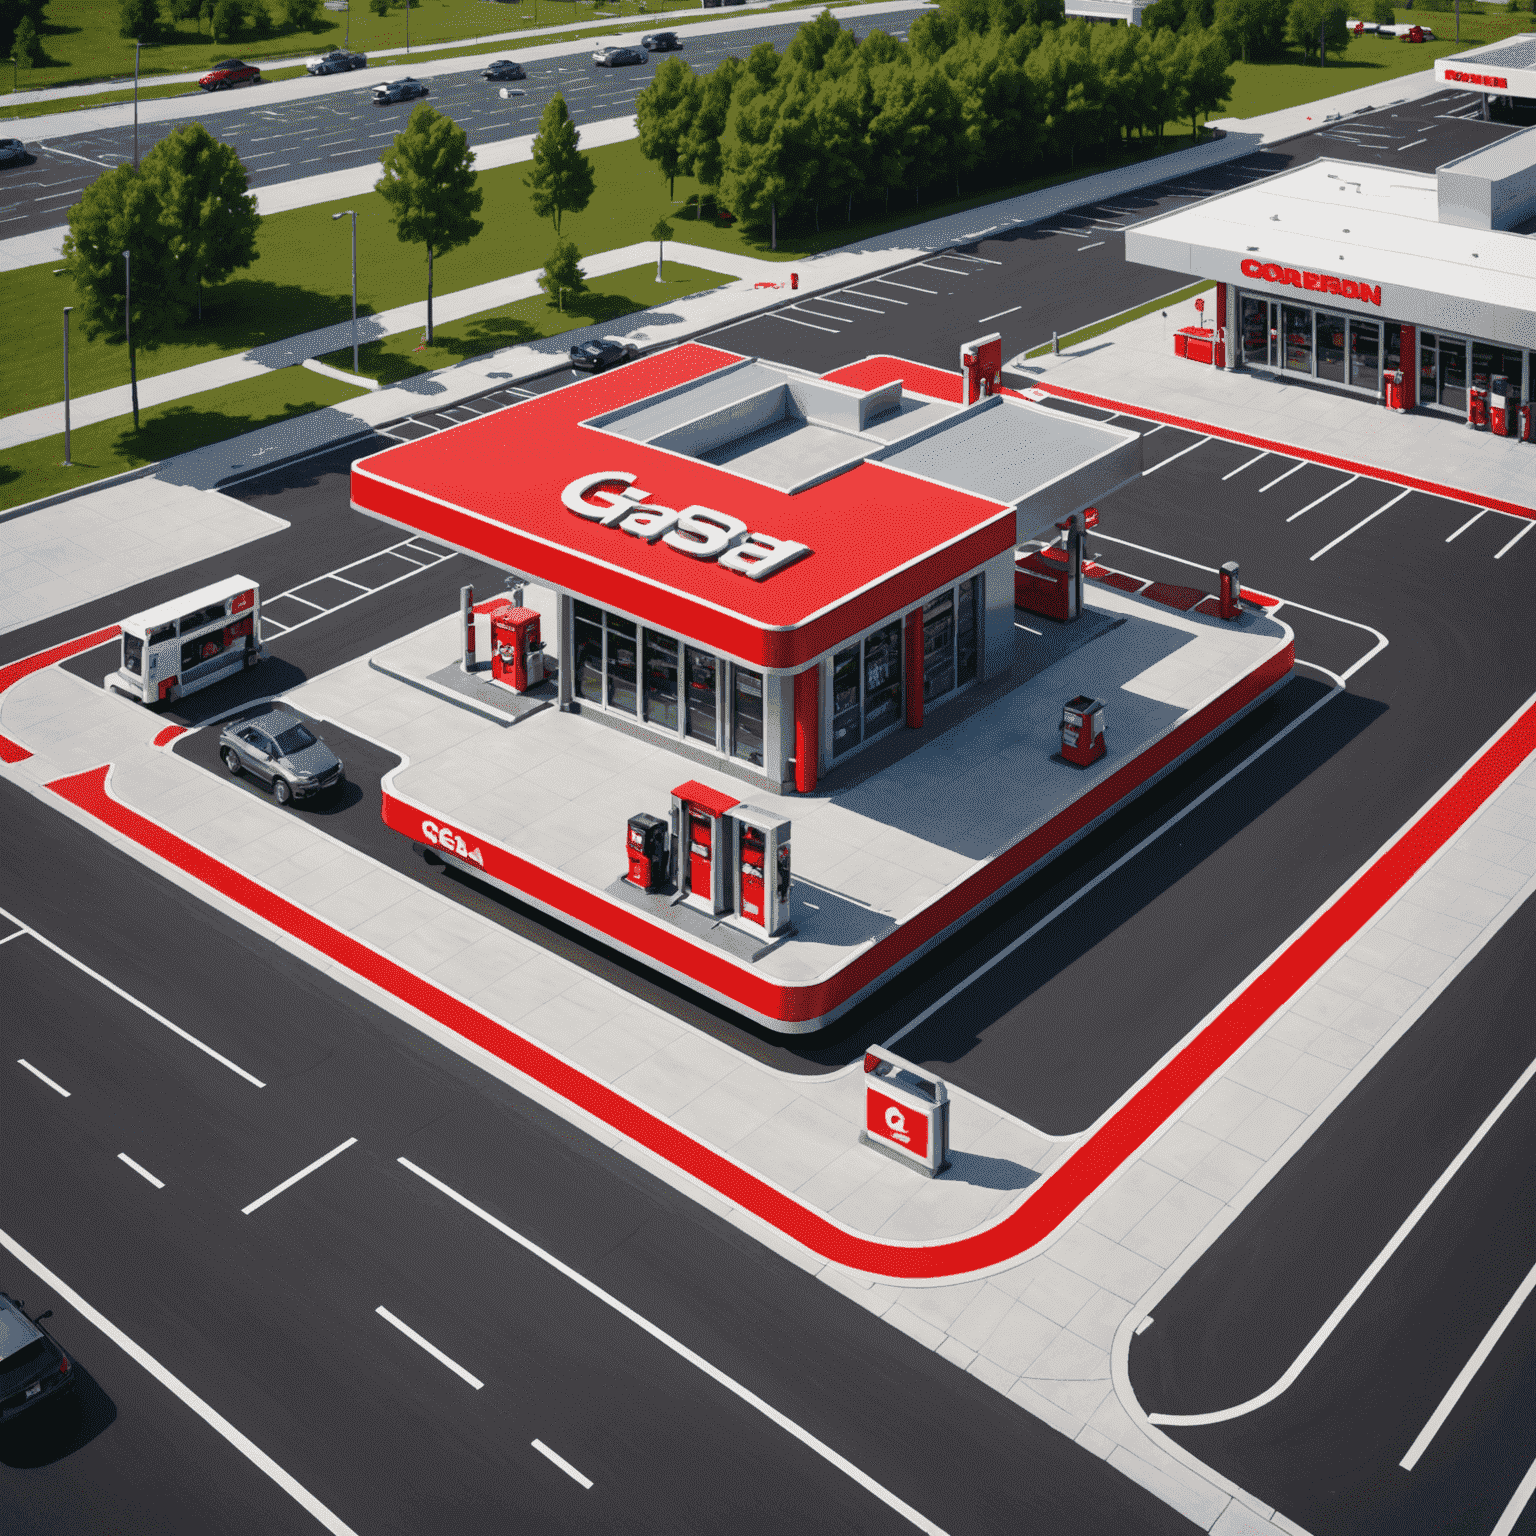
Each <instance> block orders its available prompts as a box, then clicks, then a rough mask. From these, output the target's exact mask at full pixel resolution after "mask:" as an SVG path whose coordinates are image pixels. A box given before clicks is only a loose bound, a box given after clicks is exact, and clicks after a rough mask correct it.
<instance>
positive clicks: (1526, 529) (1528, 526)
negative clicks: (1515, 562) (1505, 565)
mask: <svg viewBox="0 0 1536 1536" xmlns="http://www.w3.org/2000/svg"><path fill="white" fill-rule="evenodd" d="M1531 526H1532V525H1531V524H1530V523H1527V524H1526V525H1525V527H1524V528H1522V529H1521V530H1520V532H1519V533H1517V534H1516V535H1515V536H1514V538H1512V539H1511V540H1510V541H1509V543H1508V544H1506V545H1505V546H1504V548H1503V549H1501V550H1500V551H1499V552H1498V554H1496V555H1495V556H1494V557H1493V558H1494V559H1495V560H1502V559H1503V558H1504V556H1505V555H1507V554H1508V553H1509V552H1510V550H1512V549H1513V548H1514V547H1515V545H1516V544H1518V543H1519V542H1520V540H1521V539H1523V538H1524V537H1525V536H1526V534H1528V533H1529V532H1530V531H1531Z"/></svg>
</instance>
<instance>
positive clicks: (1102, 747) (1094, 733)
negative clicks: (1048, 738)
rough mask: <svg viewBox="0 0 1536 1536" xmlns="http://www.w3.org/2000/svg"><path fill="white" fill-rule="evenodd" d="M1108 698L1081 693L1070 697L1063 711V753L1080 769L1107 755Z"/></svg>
mask: <svg viewBox="0 0 1536 1536" xmlns="http://www.w3.org/2000/svg"><path fill="white" fill-rule="evenodd" d="M1107 750H1108V747H1107V746H1106V744H1105V740H1104V701H1103V700H1102V699H1090V698H1089V697H1088V695H1087V694H1085V693H1080V694H1078V696H1077V697H1076V698H1075V699H1068V700H1067V702H1066V704H1064V705H1063V706H1062V711H1061V755H1062V756H1063V757H1064V758H1065V759H1066V760H1067V761H1068V762H1069V763H1072V764H1075V765H1076V766H1077V767H1079V768H1086V767H1088V765H1089V764H1090V763H1096V762H1097V761H1098V760H1099V759H1100V758H1101V757H1103V756H1104V754H1105V752H1106V751H1107Z"/></svg>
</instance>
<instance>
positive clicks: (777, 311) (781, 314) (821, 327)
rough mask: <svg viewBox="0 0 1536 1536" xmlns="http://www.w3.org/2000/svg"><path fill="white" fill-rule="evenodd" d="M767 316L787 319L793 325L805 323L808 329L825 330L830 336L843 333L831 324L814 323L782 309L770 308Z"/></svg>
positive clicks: (774, 318)
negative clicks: (799, 318) (798, 318)
mask: <svg viewBox="0 0 1536 1536" xmlns="http://www.w3.org/2000/svg"><path fill="white" fill-rule="evenodd" d="M766 318H768V319H770V320H787V321H788V322H789V323H790V324H791V325H803V326H804V327H805V328H806V329H807V330H808V331H825V332H826V333H827V335H829V336H841V335H842V332H841V331H839V330H833V329H832V327H831V326H830V325H812V324H811V322H810V321H809V320H796V319H795V317H794V316H793V315H786V314H785V313H784V312H783V310H780V309H770V310H769V311H768V314H767V317H766ZM824 318H825V317H824Z"/></svg>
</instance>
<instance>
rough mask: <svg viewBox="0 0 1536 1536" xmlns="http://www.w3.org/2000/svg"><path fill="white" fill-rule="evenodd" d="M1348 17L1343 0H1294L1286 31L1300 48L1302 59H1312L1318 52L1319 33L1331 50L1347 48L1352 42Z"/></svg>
mask: <svg viewBox="0 0 1536 1536" xmlns="http://www.w3.org/2000/svg"><path fill="white" fill-rule="evenodd" d="M1348 21H1349V11H1348V10H1347V9H1346V7H1345V6H1344V4H1343V0H1291V9H1290V14H1289V16H1288V18H1287V23H1286V35H1287V37H1288V38H1289V40H1290V41H1291V42H1293V43H1295V44H1296V45H1297V46H1298V47H1299V48H1300V49H1301V56H1302V58H1303V60H1305V61H1307V62H1310V61H1311V60H1312V59H1313V58H1314V57H1316V56H1317V44H1318V37H1319V35H1321V37H1322V39H1323V42H1324V43H1325V44H1326V46H1327V49H1328V51H1329V52H1330V53H1343V52H1344V50H1345V49H1346V48H1347V47H1348V46H1349V38H1350V32H1349V26H1348ZM1317 61H1318V63H1319V64H1321V63H1322V62H1323V61H1322V59H1321V58H1318V60H1317Z"/></svg>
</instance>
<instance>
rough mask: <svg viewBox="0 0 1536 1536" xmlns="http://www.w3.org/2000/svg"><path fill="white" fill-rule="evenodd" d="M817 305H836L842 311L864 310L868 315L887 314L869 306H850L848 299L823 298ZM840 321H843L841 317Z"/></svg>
mask: <svg viewBox="0 0 1536 1536" xmlns="http://www.w3.org/2000/svg"><path fill="white" fill-rule="evenodd" d="M817 303H819V304H836V305H837V306H838V307H839V308H841V309H858V310H862V311H863V312H864V313H865V314H866V315H883V314H884V313H885V311H884V310H883V309H872V308H871V307H870V306H869V305H868V304H850V303H849V302H848V300H847V299H834V298H823V299H818V300H817ZM839 319H841V316H839Z"/></svg>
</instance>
